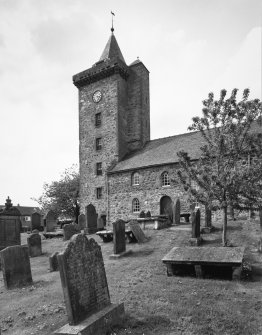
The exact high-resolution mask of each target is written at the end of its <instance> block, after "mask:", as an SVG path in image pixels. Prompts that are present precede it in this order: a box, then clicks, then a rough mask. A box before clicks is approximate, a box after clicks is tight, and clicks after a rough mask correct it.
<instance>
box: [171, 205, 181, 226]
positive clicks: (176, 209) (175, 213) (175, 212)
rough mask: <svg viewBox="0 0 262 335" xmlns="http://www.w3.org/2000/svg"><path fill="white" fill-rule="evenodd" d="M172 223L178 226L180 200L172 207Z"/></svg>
mask: <svg viewBox="0 0 262 335" xmlns="http://www.w3.org/2000/svg"><path fill="white" fill-rule="evenodd" d="M173 222H174V224H175V225H179V224H180V200H179V198H177V199H176V200H175V203H174V206H173Z"/></svg>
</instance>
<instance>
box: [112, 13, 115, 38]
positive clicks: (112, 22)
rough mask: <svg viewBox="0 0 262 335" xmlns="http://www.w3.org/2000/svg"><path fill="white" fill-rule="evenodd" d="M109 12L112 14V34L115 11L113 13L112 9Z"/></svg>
mask: <svg viewBox="0 0 262 335" xmlns="http://www.w3.org/2000/svg"><path fill="white" fill-rule="evenodd" d="M111 14H112V28H111V31H112V34H113V33H114V30H115V29H114V16H115V13H113V12H112V11H111Z"/></svg>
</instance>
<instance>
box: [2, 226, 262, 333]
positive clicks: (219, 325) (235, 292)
mask: <svg viewBox="0 0 262 335" xmlns="http://www.w3.org/2000/svg"><path fill="white" fill-rule="evenodd" d="M215 226H216V227H217V229H216V231H215V232H214V233H211V234H204V235H203V239H204V243H203V245H202V246H201V247H200V248H204V247H205V246H220V245H221V223H220V222H219V221H217V222H216V223H215ZM145 234H146V235H147V236H148V237H149V238H150V239H149V241H148V242H146V243H144V244H140V245H138V244H127V250H129V249H132V250H133V254H132V255H130V256H128V257H126V258H120V259H113V260H112V259H109V255H110V254H112V253H113V243H112V242H110V243H103V242H102V240H100V238H99V237H97V236H95V235H91V236H90V237H94V238H95V240H96V241H98V242H99V244H100V245H101V247H102V253H103V257H104V262H105V268H106V274H107V281H108V285H109V291H110V296H111V301H112V302H124V304H125V311H126V318H125V320H124V321H123V324H122V325H120V326H119V327H116V328H115V329H112V332H111V334H117V335H124V334H137V335H138V334H139V335H142V334H144V335H147V334H158V335H176V334H177V335H178V334H186V335H191V334H192V335H193V334H199V335H200V334H201V335H208V334H210V335H211V334H223V335H226V334H230V335H231V334H232V335H241V334H243V335H256V334H257V335H258V334H262V285H261V284H262V254H259V253H257V242H258V237H259V224H258V222H257V221H255V220H252V221H246V220H244V219H243V220H237V221H229V228H228V237H229V240H230V242H231V243H232V245H233V246H245V247H246V251H245V259H246V260H247V261H248V262H250V264H251V265H252V268H253V278H252V280H249V281H228V280H211V279H196V278H192V277H167V275H166V267H165V266H164V265H163V264H162V262H161V259H162V258H163V257H164V255H165V254H166V253H167V252H169V251H170V250H171V249H172V248H173V247H174V246H185V245H188V240H189V238H190V235H191V234H190V231H189V230H186V229H182V230H180V229H179V230H178V229H174V228H173V227H171V228H169V229H163V230H159V231H154V230H150V229H146V230H145ZM26 237H27V234H25V233H24V234H22V242H23V243H25V242H26ZM65 243H66V242H63V241H62V239H46V240H42V247H43V252H44V254H43V255H42V256H41V257H36V258H31V260H30V261H31V267H32V275H33V281H34V284H33V285H32V286H29V287H25V288H21V289H14V290H9V291H7V290H6V289H5V288H4V283H3V279H2V275H0V302H1V303H0V327H1V328H2V335H3V334H8V335H9V334H14V335H25V334H39V335H43V334H48V335H49V334H52V332H53V331H54V330H56V329H58V328H59V327H61V326H62V325H64V324H65V323H67V315H66V311H65V306H64V302H63V294H62V287H61V282H60V277H59V272H52V273H50V272H49V270H48V268H49V262H48V256H50V255H51V254H52V253H53V252H54V251H60V250H62V248H63V247H64V245H65Z"/></svg>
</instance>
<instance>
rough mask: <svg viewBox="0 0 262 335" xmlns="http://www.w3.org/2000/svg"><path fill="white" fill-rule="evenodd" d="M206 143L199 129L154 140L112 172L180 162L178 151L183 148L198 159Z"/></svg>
mask: <svg viewBox="0 0 262 335" xmlns="http://www.w3.org/2000/svg"><path fill="white" fill-rule="evenodd" d="M204 144H205V140H204V139H203V137H202V135H201V133H200V132H198V131H196V132H191V133H185V134H180V135H175V136H170V137H164V138H159V139H156V140H152V141H149V142H147V143H146V144H145V146H144V147H143V149H141V150H139V151H136V152H135V153H133V154H132V155H130V156H128V157H126V158H125V159H124V160H122V161H121V162H119V163H117V165H116V166H115V167H114V168H113V169H112V170H111V171H110V173H115V172H120V171H126V170H135V169H139V168H146V167H149V166H157V165H164V164H172V163H178V156H177V152H178V151H181V150H184V151H186V152H187V153H188V155H189V156H190V158H191V159H192V160H194V159H198V158H199V156H200V147H201V146H203V145H204Z"/></svg>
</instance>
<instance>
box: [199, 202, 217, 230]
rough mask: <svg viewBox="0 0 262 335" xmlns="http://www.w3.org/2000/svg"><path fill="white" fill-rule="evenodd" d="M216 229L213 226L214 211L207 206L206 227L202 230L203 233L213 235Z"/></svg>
mask: <svg viewBox="0 0 262 335" xmlns="http://www.w3.org/2000/svg"><path fill="white" fill-rule="evenodd" d="M213 229H214V227H213V226H212V211H211V209H210V208H209V207H208V206H207V205H205V227H203V228H202V229H201V232H202V233H211V231H212V230H213Z"/></svg>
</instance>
